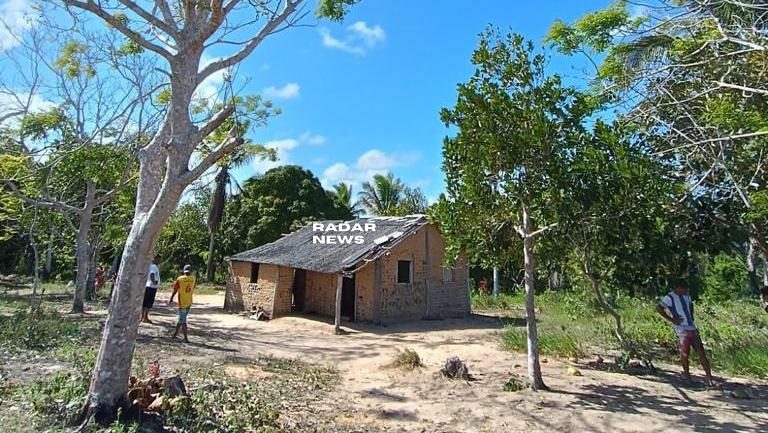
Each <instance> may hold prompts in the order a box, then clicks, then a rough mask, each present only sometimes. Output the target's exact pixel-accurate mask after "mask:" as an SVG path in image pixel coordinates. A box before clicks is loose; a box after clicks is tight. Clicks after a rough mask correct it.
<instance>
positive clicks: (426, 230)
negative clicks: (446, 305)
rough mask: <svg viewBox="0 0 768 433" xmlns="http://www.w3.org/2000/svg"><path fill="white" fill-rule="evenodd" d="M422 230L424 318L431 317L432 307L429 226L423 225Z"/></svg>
mask: <svg viewBox="0 0 768 433" xmlns="http://www.w3.org/2000/svg"><path fill="white" fill-rule="evenodd" d="M422 230H424V261H423V262H422V263H421V266H423V267H424V268H425V269H424V295H425V296H424V303H425V304H427V305H426V310H427V311H426V313H425V319H431V318H432V308H431V305H430V304H429V277H430V272H431V271H432V269H431V268H430V263H429V226H428V225H425V226H423V228H422Z"/></svg>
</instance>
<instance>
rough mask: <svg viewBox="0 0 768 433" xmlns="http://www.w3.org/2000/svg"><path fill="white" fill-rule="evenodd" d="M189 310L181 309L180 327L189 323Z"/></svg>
mask: <svg viewBox="0 0 768 433" xmlns="http://www.w3.org/2000/svg"><path fill="white" fill-rule="evenodd" d="M189 308H190V307H187V308H179V325H181V324H185V323H187V315H188V314H189Z"/></svg>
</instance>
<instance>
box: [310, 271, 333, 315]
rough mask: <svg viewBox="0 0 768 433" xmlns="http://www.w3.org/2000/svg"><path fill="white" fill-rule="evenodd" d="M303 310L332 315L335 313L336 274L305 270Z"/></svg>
mask: <svg viewBox="0 0 768 433" xmlns="http://www.w3.org/2000/svg"><path fill="white" fill-rule="evenodd" d="M306 287H307V290H306V296H305V299H304V312H306V313H310V314H321V315H324V316H334V315H335V314H336V275H334V274H323V273H321V272H314V271H307V285H306Z"/></svg>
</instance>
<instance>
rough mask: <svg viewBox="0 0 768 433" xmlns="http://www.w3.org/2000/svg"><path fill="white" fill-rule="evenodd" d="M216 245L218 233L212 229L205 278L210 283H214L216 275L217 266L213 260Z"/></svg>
mask: <svg viewBox="0 0 768 433" xmlns="http://www.w3.org/2000/svg"><path fill="white" fill-rule="evenodd" d="M215 247H216V233H215V232H214V231H211V237H210V239H209V240H208V272H207V273H206V275H205V280H206V281H207V282H209V283H213V282H214V280H215V276H216V266H215V262H214V260H213V252H214V248H215Z"/></svg>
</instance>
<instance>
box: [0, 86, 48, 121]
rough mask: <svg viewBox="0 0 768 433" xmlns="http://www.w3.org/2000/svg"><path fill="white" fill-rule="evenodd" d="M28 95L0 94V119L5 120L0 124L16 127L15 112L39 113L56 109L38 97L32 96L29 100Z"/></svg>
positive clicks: (23, 93)
mask: <svg viewBox="0 0 768 433" xmlns="http://www.w3.org/2000/svg"><path fill="white" fill-rule="evenodd" d="M28 95H29V93H25V92H18V93H16V96H15V97H14V96H12V95H11V94H9V93H5V92H3V93H0V119H5V122H2V123H5V124H7V125H9V126H13V125H16V124H17V123H16V122H18V120H19V118H18V116H16V115H15V114H14V113H16V112H26V111H27V110H28V111H29V112H30V113H39V112H41V111H45V110H50V109H52V108H54V107H56V104H55V103H53V102H52V101H48V100H46V99H44V98H43V97H42V96H40V95H32V97H31V98H30V97H29V96H28ZM6 117H7V118H6Z"/></svg>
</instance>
